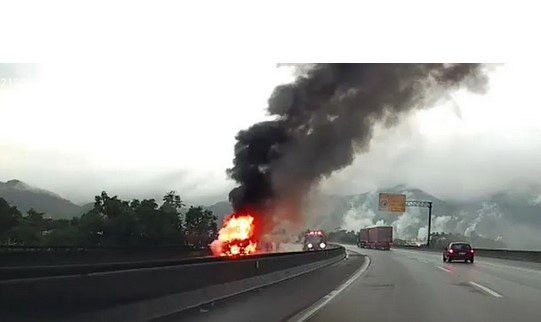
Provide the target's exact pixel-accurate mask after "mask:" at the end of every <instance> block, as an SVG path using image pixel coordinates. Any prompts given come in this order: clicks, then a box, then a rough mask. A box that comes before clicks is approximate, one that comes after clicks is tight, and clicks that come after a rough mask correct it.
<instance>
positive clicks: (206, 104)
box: [0, 1, 541, 203]
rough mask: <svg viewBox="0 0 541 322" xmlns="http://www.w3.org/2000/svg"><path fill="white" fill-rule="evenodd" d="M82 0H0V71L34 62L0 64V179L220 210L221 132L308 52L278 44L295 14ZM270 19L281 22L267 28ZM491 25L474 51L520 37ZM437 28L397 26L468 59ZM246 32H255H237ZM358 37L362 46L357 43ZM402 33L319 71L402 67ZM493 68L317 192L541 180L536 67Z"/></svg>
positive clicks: (225, 141) (229, 147)
mask: <svg viewBox="0 0 541 322" xmlns="http://www.w3.org/2000/svg"><path fill="white" fill-rule="evenodd" d="M92 3H93V5H92V6H82V5H80V4H79V5H74V4H73V5H72V4H71V2H69V1H68V2H63V3H62V8H64V9H66V10H68V9H69V11H70V15H63V14H62V13H61V12H60V11H50V10H48V9H49V8H48V7H47V6H48V5H46V4H43V3H41V2H36V3H34V5H33V6H32V8H33V10H31V11H28V10H27V7H26V6H27V5H25V4H19V3H15V2H14V3H12V4H10V5H9V6H10V7H11V8H10V9H14V10H16V11H18V12H20V13H21V15H14V14H6V13H7V12H8V10H7V8H6V10H5V11H4V14H2V13H0V23H1V24H2V26H3V28H4V30H8V29H9V30H10V33H7V34H6V35H5V37H4V38H3V44H5V49H6V50H7V51H3V52H2V53H1V54H2V56H1V57H3V58H2V59H3V60H1V61H0V62H2V61H3V62H5V63H10V62H35V63H36V65H34V66H33V67H32V65H23V66H21V65H19V66H15V67H16V68H17V69H18V70H19V72H18V73H15V74H14V72H13V68H14V66H13V65H11V66H6V65H3V66H0V78H4V79H9V78H13V79H15V81H14V82H13V84H12V85H11V86H9V85H8V84H7V83H6V82H4V83H3V85H4V86H2V87H1V88H0V115H1V118H0V181H7V180H9V179H12V178H17V179H20V180H22V181H25V182H27V183H29V184H32V185H35V186H38V187H41V188H44V189H49V190H52V191H54V192H57V193H59V194H61V195H62V196H64V197H66V198H69V199H72V200H73V201H75V202H79V203H82V202H86V201H88V200H91V199H92V198H93V196H94V195H95V194H97V193H99V192H100V191H101V190H107V191H108V192H109V193H110V194H118V195H120V196H122V197H124V198H131V197H145V196H159V195H161V194H163V193H164V192H165V191H167V190H172V189H173V190H177V191H178V192H179V193H180V194H181V195H182V196H183V197H184V198H185V199H186V200H187V201H189V202H201V203H210V202H215V201H219V200H225V199H226V196H227V193H228V192H229V190H230V189H231V188H232V187H233V186H234V183H233V182H231V181H230V180H228V179H227V177H226V175H225V169H226V168H228V167H229V166H231V163H232V158H233V145H234V143H235V140H234V136H235V134H236V133H237V132H238V131H239V130H240V129H243V128H246V127H248V126H250V125H251V124H253V123H255V122H258V121H261V120H264V119H265V118H268V116H267V115H266V114H265V107H266V101H267V98H268V96H269V95H270V93H271V92H272V89H273V88H274V86H276V85H277V84H280V83H284V82H289V81H291V80H292V73H291V68H289V67H281V68H278V67H277V66H276V64H277V63H282V62H288V61H299V62H303V61H312V60H315V59H314V57H321V56H317V55H316V56H314V53H316V54H319V53H320V52H319V51H317V50H311V48H312V47H307V46H309V45H308V44H307V43H308V42H307V41H306V42H304V41H302V40H303V39H302V38H300V37H299V36H298V35H301V33H302V32H303V31H304V27H302V26H299V28H300V29H298V30H297V31H296V32H297V34H292V35H291V36H290V38H286V37H278V36H277V35H278V34H280V35H284V34H291V30H292V29H291V26H297V25H298V23H297V21H296V14H295V11H288V10H283V8H284V7H281V6H278V5H271V4H269V5H266V6H264V7H260V8H252V9H255V10H256V11H257V12H260V13H261V15H256V14H254V15H249V16H246V15H242V14H241V13H240V11H238V12H237V11H235V12H237V13H238V16H235V14H234V13H233V14H227V15H224V14H223V11H224V10H226V9H227V8H229V4H227V5H226V4H223V5H222V4H219V3H217V4H214V5H213V6H212V10H209V8H208V6H206V5H205V4H201V5H200V7H197V8H189V9H190V10H187V8H184V7H182V5H180V4H179V5H168V6H166V5H162V4H159V5H158V4H156V5H155V6H152V7H150V8H149V7H145V6H142V5H140V4H133V5H132V6H130V7H126V6H125V5H122V4H109V3H108V2H104V3H101V2H100V1H96V2H95V3H94V2H92ZM287 6H291V4H289V3H288V4H287ZM299 6H300V9H302V8H304V7H303V5H301V4H299ZM400 6H401V5H400V4H397V5H396V10H394V11H393V12H395V13H396V15H397V16H394V15H395V13H389V12H388V13H387V14H388V15H390V16H389V19H393V20H395V18H396V20H397V21H399V19H400V11H401V10H400ZM281 8H282V9H281ZM310 8H311V9H312V10H314V12H316V13H314V12H313V15H312V16H311V17H314V19H315V20H316V22H317V21H323V20H321V19H320V18H318V17H324V16H326V15H329V8H327V6H316V5H315V6H314V7H310ZM381 9H385V8H381ZM446 10H451V11H452V10H455V9H453V8H447V9H446ZM456 10H459V12H460V14H463V15H466V16H465V17H464V20H465V21H470V20H471V21H472V22H474V21H475V19H473V18H474V17H470V18H472V19H468V14H469V13H468V12H463V11H462V10H460V8H459V7H458V8H457V9H456ZM525 11H526V12H527V13H528V12H531V13H532V14H533V12H534V11H533V10H532V11H529V10H525ZM45 12H47V14H45ZM194 12H199V15H195V14H194ZM503 12H505V14H508V11H506V10H504V11H503ZM503 12H502V13H503ZM340 14H341V15H346V16H349V17H350V18H351V19H349V18H347V17H345V16H344V17H341V18H340V19H339V20H340V23H341V22H353V21H355V27H356V28H359V30H361V29H362V28H361V26H360V25H359V24H360V23H361V22H360V21H357V20H355V19H353V18H354V17H357V16H356V15H357V14H356V13H355V12H354V11H348V12H341V11H340ZM278 16H279V17H280V19H279V20H280V22H281V23H276V17H278ZM450 16H451V17H452V16H453V15H452V12H451V13H450ZM119 17H122V19H121V20H119ZM201 17H204V18H203V19H202V18H201ZM491 17H492V16H491ZM493 17H494V20H495V23H494V25H495V26H496V27H495V28H496V29H495V31H494V32H495V36H494V37H492V36H490V37H488V38H487V39H486V40H487V41H488V40H492V38H494V40H495V41H496V43H498V44H500V45H501V44H505V45H506V46H507V47H512V45H513V44H514V43H513V41H514V40H515V39H522V38H524V37H526V35H525V34H513V37H511V38H507V40H508V42H505V41H502V39H501V38H502V37H505V36H508V32H505V30H504V31H502V32H499V30H498V29H497V28H499V27H497V26H500V25H501V23H500V21H501V19H500V18H498V15H496V14H495V15H493ZM370 19H372V18H370V17H366V19H365V20H364V22H365V23H366V26H365V29H362V30H367V29H366V28H367V27H368V26H371V24H373V23H376V22H377V18H374V19H376V21H372V22H371V20H370ZM440 19H442V18H441V17H432V16H427V17H425V18H423V19H413V18H412V17H407V21H408V26H412V28H414V29H415V28H417V29H416V30H426V26H428V25H430V23H434V24H436V23H437V24H438V25H443V26H449V30H439V31H438V35H437V36H431V35H430V34H429V31H426V32H427V34H426V35H427V37H428V38H429V39H432V42H431V45H433V47H435V48H440V49H441V50H442V52H445V53H456V52H454V50H461V51H464V48H468V52H469V49H470V47H471V46H470V45H471V44H478V43H479V41H480V39H479V37H477V35H476V34H475V33H471V32H469V29H468V34H467V35H468V36H465V37H464V38H463V39H461V42H463V43H464V47H462V49H461V48H458V49H456V47H454V46H453V47H451V46H449V47H446V44H445V43H443V42H441V43H438V41H440V39H445V33H446V32H448V33H452V34H453V35H454V33H455V32H456V31H457V28H459V27H460V26H456V25H453V24H446V23H442V21H441V20H440ZM29 21H31V22H32V23H28V22H29ZM120 21H121V23H120ZM210 21H212V24H209V22H210ZM325 21H326V20H325ZM527 21H530V20H527V19H524V20H523V21H519V22H517V24H521V23H526V22H527ZM257 23H260V24H261V25H263V26H265V27H259V28H258V29H257V31H254V30H253V28H250V27H251V26H254V25H257ZM515 25H516V24H515ZM36 26H39V28H36ZM217 26H219V28H218V27H217ZM314 26H315V27H311V28H315V29H314V30H315V32H313V35H312V34H310V36H309V37H308V38H309V39H310V40H313V42H315V40H318V38H317V37H323V36H332V37H329V39H332V41H336V43H334V45H336V46H337V45H338V42H340V41H342V43H345V42H347V40H348V39H349V38H347V37H349V36H344V37H346V38H341V35H342V33H335V32H331V31H330V29H329V28H327V27H326V26H325V24H319V23H317V24H314ZM317 28H320V29H317ZM464 28H467V26H465V27H464ZM528 30H534V29H532V28H528ZM312 31H313V30H312ZM251 32H255V33H251ZM329 32H331V34H327V33H329ZM382 32H383V34H382V35H377V36H375V38H372V39H371V40H372V41H375V42H380V41H382V40H385V39H388V38H387V37H386V36H385V34H389V35H394V36H396V34H395V32H396V30H395V29H393V28H391V29H389V30H385V29H382ZM363 36H364V37H365V39H366V40H367V41H368V40H369V39H370V37H371V36H370V33H365V34H364V35H363ZM468 37H469V38H468ZM404 39H405V38H403V37H402V38H399V39H397V40H396V42H395V43H390V42H389V41H383V42H382V46H373V47H374V48H380V47H381V48H383V49H382V50H381V52H383V53H381V52H380V53H381V54H379V53H376V54H374V53H373V52H371V53H369V54H368V55H369V56H359V57H358V58H357V56H349V57H350V58H349V59H347V58H346V59H344V58H341V57H344V56H343V53H348V52H350V51H347V50H343V51H340V53H339V54H335V53H334V54H331V55H327V56H328V57H330V59H329V60H332V61H341V60H340V59H343V61H352V60H354V61H363V60H366V61H396V59H392V58H393V57H396V56H389V53H391V54H393V55H396V53H400V55H401V56H400V58H401V59H399V61H402V62H403V61H404V60H406V61H408V57H411V59H410V61H423V58H425V57H432V56H430V55H428V56H427V54H426V52H424V51H421V52H420V53H419V52H418V53H417V54H413V56H412V54H411V53H410V54H409V56H407V53H405V52H401V51H397V50H395V48H396V47H397V46H400V45H405V44H404V43H403V42H402V41H404ZM275 44H280V46H277V45H275ZM438 44H439V45H440V46H437V45H438ZM442 44H443V45H442ZM385 45H388V46H390V47H388V48H387V49H386V47H384V46H385ZM407 45H408V46H409V47H408V46H404V48H410V47H413V48H418V46H417V44H416V43H414V42H410V43H408V44H407ZM485 45H487V44H486V43H485ZM468 46H470V47H468ZM299 47H306V48H308V49H307V51H308V54H305V55H303V54H300V55H299V54H296V55H293V56H292V55H284V54H283V53H284V52H287V53H289V52H293V51H294V49H298V48H299ZM324 47H325V48H334V47H333V45H332V44H325V46H324ZM489 50H490V52H491V53H500V52H501V51H498V50H491V48H489ZM362 52H366V50H364V48H363V51H362ZM525 52H528V51H525ZM283 57H285V58H283ZM292 57H294V58H293V59H292ZM351 57H353V58H351ZM380 57H385V58H381V59H380ZM403 57H405V58H403ZM442 57H449V56H442ZM451 57H452V58H451V59H450V60H453V61H456V60H459V61H460V60H461V59H460V58H462V60H468V58H464V56H457V55H455V56H451ZM484 57H486V56H484V55H482V54H481V55H477V56H475V59H474V60H483V58H484ZM457 58H458V59H457ZM469 58H470V59H471V57H469ZM426 60H431V61H433V58H431V59H430V58H428V59H426ZM496 60H497V61H498V59H496ZM499 61H502V60H499ZM503 62H505V64H504V65H500V66H493V67H492V68H491V69H492V71H491V72H490V73H489V75H490V81H489V89H488V92H487V93H486V94H483V95H477V94H472V93H468V92H465V91H459V92H457V93H454V94H453V95H451V97H450V100H448V101H447V102H441V103H440V104H438V106H436V107H434V108H431V109H426V110H423V111H417V112H415V113H413V114H411V115H409V116H408V117H405V118H404V119H402V120H401V123H400V124H399V125H397V126H395V127H393V128H390V129H386V128H385V127H378V128H377V129H376V131H375V134H374V139H373V142H372V144H371V149H370V151H369V152H368V153H367V154H364V155H361V156H359V157H358V158H357V159H356V161H355V162H354V164H353V165H351V166H350V167H348V168H347V169H344V170H342V171H340V172H339V173H337V174H336V175H334V176H332V177H331V178H328V179H327V180H325V181H324V182H323V183H322V188H323V190H324V191H326V192H328V193H340V194H350V193H357V192H364V191H366V190H368V189H373V188H375V187H385V186H390V185H395V184H407V185H410V186H415V187H419V188H422V189H425V190H427V191H428V192H430V193H433V194H436V195H437V196H440V197H444V198H445V197H446V198H460V199H465V198H472V197H478V196H481V195H484V194H488V193H492V192H495V191H499V190H502V189H508V188H513V187H517V186H524V185H530V184H533V185H541V175H539V174H540V173H541V121H540V120H541V114H540V108H539V99H538V92H539V89H538V83H539V79H538V78H539V76H538V75H541V68H540V66H539V65H532V64H526V63H521V60H518V59H516V60H512V61H505V60H503ZM21 80H23V82H20V81H21Z"/></svg>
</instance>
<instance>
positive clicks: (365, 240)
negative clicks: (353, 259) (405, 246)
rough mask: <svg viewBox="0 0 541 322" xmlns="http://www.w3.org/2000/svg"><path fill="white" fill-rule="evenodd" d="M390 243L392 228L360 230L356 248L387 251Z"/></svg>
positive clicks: (391, 240)
mask: <svg viewBox="0 0 541 322" xmlns="http://www.w3.org/2000/svg"><path fill="white" fill-rule="evenodd" d="M392 243H393V227H391V226H379V227H371V228H363V229H361V231H360V232H359V240H358V242H357V246H359V247H361V248H372V249H381V250H389V249H391V245H392Z"/></svg>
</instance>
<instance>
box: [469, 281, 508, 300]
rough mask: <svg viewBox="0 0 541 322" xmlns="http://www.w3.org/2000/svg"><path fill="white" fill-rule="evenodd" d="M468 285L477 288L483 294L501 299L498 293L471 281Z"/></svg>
mask: <svg viewBox="0 0 541 322" xmlns="http://www.w3.org/2000/svg"><path fill="white" fill-rule="evenodd" d="M470 284H471V285H473V286H475V287H477V288H478V289H480V290H482V291H483V292H485V293H488V294H490V295H492V296H494V297H503V296H502V295H501V294H500V293H498V292H496V291H493V290H491V289H489V288H488V287H486V286H483V285H481V284H478V283H475V282H473V281H471V282H470Z"/></svg>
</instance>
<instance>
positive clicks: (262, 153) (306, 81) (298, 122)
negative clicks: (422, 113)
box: [227, 64, 486, 212]
mask: <svg viewBox="0 0 541 322" xmlns="http://www.w3.org/2000/svg"><path fill="white" fill-rule="evenodd" d="M298 73H299V75H298V76H297V79H296V80H295V82H294V83H292V84H287V85H281V86H278V87H276V88H275V90H274V92H273V93H272V95H271V97H270V98H269V100H268V104H269V105H268V112H269V113H270V114H271V115H274V116H276V119H275V120H273V121H267V122H262V123H257V124H255V125H253V126H252V127H250V128H249V129H247V130H242V131H240V132H239V133H238V135H237V143H236V145H235V159H234V166H233V168H231V169H228V170H227V173H228V175H229V176H230V177H231V178H233V179H234V180H235V181H237V182H238V183H239V184H240V185H239V186H238V187H237V188H235V189H233V190H232V191H231V192H230V194H229V198H230V201H231V202H232V204H233V208H234V209H235V210H236V211H239V210H244V209H245V208H250V209H257V210H262V211H267V212H272V209H273V208H274V207H276V203H277V202H280V201H284V200H287V201H288V202H291V203H292V204H294V205H299V203H300V202H301V201H302V199H303V197H304V196H305V195H306V193H307V192H308V191H309V190H310V188H311V187H312V186H313V185H314V184H315V183H317V182H318V181H319V180H320V179H321V178H322V177H325V176H329V175H330V174H331V173H333V172H334V171H336V170H339V169H341V168H343V167H345V166H347V165H349V164H351V162H352V161H353V159H354V156H355V154H356V153H358V152H362V151H366V150H367V149H368V146H369V143H370V139H371V137H372V129H373V127H374V124H375V123H377V122H385V124H388V125H392V124H393V123H396V122H397V120H398V119H399V117H400V115H401V114H403V113H406V112H408V111H410V110H412V109H416V108H423V107H429V106H430V105H433V104H434V103H435V101H436V100H437V99H439V98H441V97H445V96H446V95H447V93H448V91H450V90H454V89H457V88H459V87H460V86H462V85H464V86H466V87H467V88H469V89H470V90H473V91H479V90H483V88H484V85H485V83H486V76H485V74H484V68H483V66H482V65H478V64H321V65H319V64H318V65H313V66H311V68H306V65H304V66H303V67H302V68H300V69H299V70H298ZM294 207H295V206H294Z"/></svg>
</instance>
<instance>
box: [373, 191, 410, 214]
mask: <svg viewBox="0 0 541 322" xmlns="http://www.w3.org/2000/svg"><path fill="white" fill-rule="evenodd" d="M379 211H388V212H405V211H406V195H400V194H393V193H380V194H379Z"/></svg>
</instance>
